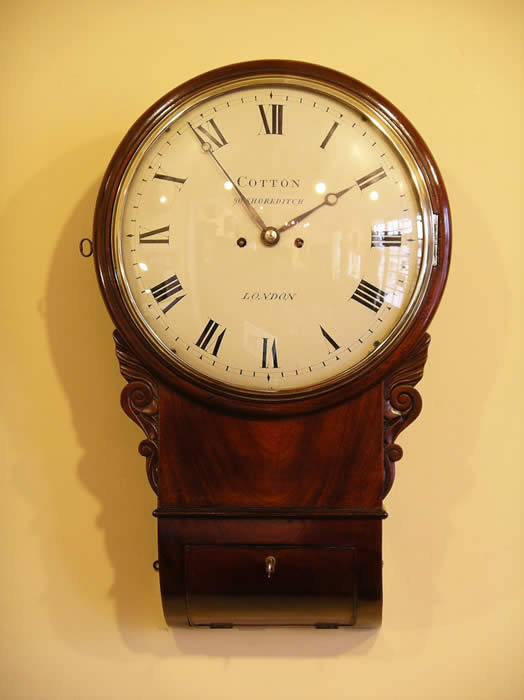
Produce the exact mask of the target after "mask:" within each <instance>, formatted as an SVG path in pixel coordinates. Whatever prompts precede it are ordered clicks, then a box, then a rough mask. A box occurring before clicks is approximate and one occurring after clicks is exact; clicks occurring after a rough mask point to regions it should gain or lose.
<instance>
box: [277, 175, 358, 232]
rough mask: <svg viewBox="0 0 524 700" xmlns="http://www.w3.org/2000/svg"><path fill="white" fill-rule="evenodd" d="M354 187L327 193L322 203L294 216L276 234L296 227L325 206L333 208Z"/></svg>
mask: <svg viewBox="0 0 524 700" xmlns="http://www.w3.org/2000/svg"><path fill="white" fill-rule="evenodd" d="M354 187H355V185H350V186H349V187H345V188H344V189H343V190H339V191H338V192H329V193H328V194H326V196H325V197H324V201H322V202H321V203H320V204H317V206H316V207H312V208H311V209H308V210H307V211H304V212H302V214H298V216H294V217H293V218H292V219H290V220H289V221H286V223H285V224H284V225H283V226H281V227H280V228H278V229H277V233H279V234H280V233H282V232H283V231H287V230H288V228H292V227H293V226H296V225H297V224H299V223H300V222H301V221H304V219H306V218H307V217H308V216H309V215H310V214H312V213H313V212H314V211H317V209H321V208H322V207H325V206H329V207H332V206H334V205H335V204H336V203H337V202H338V200H339V199H340V197H342V196H343V195H345V194H346V193H347V192H349V191H350V190H352V189H353V188H354Z"/></svg>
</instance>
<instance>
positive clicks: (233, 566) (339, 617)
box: [184, 545, 356, 626]
mask: <svg viewBox="0 0 524 700" xmlns="http://www.w3.org/2000/svg"><path fill="white" fill-rule="evenodd" d="M184 550H185V580H186V605H187V614H188V620H189V624H191V625H213V626H215V625H217V626H229V625H261V624H263V625H317V626H337V625H353V624H354V623H355V601H356V584H355V564H356V550H355V548H354V547H348V546H333V547H319V546H291V545H290V546H285V545H275V546H272V545H186V546H185V547H184Z"/></svg>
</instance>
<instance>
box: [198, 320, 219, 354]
mask: <svg viewBox="0 0 524 700" xmlns="http://www.w3.org/2000/svg"><path fill="white" fill-rule="evenodd" d="M219 327H220V324H219V323H217V322H216V321H213V319H212V318H210V319H209V321H208V322H207V323H206V325H205V328H204V330H203V331H202V334H201V335H200V338H199V339H198V340H197V342H196V345H197V347H199V348H201V349H202V350H206V351H207V352H211V354H212V355H214V356H215V357H216V356H217V355H218V351H219V350H220V346H221V344H222V340H223V339H224V334H225V332H226V330H227V328H224V330H223V331H222V332H221V333H219V334H218V336H216V339H215V345H214V347H213V350H211V351H209V350H207V346H208V345H209V343H210V342H211V341H212V340H213V337H214V336H215V334H216V332H217V331H218V329H219Z"/></svg>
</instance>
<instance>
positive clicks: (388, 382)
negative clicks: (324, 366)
mask: <svg viewBox="0 0 524 700" xmlns="http://www.w3.org/2000/svg"><path fill="white" fill-rule="evenodd" d="M430 340H431V338H430V336H429V334H428V333H424V335H422V337H421V338H420V340H419V342H418V343H417V345H415V347H414V349H413V351H412V353H411V354H410V355H409V357H408V358H407V360H406V361H405V362H404V364H402V365H400V367H398V368H397V369H396V370H395V371H394V372H392V373H391V374H390V375H389V376H388V377H386V379H385V380H384V492H383V496H384V497H385V496H386V495H387V494H388V493H389V491H390V489H391V487H392V486H393V482H394V480H395V462H398V460H399V459H401V457H402V448H401V447H400V445H397V444H396V443H395V440H396V439H397V436H398V435H399V433H401V432H402V430H404V428H406V427H407V426H408V425H409V424H410V423H412V422H413V421H414V420H415V418H416V417H417V416H418V415H419V413H420V411H421V409H422V398H421V396H420V394H419V392H418V391H417V390H416V389H415V384H417V383H418V382H419V381H420V380H421V379H422V375H423V374H424V365H425V364H426V360H427V357H428V346H429V341H430Z"/></svg>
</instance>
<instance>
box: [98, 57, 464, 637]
mask: <svg viewBox="0 0 524 700" xmlns="http://www.w3.org/2000/svg"><path fill="white" fill-rule="evenodd" d="M276 75H290V76H305V77H307V78H313V79H316V80H320V81H322V82H324V83H325V84H327V85H330V86H333V87H337V88H340V89H341V90H343V91H346V92H348V93H351V94H356V95H358V96H359V97H360V98H361V99H363V100H365V101H367V103H368V104H369V105H372V106H373V108H374V109H375V110H376V111H377V112H378V113H379V114H380V115H381V116H382V117H383V118H384V119H385V120H386V121H387V122H388V123H390V124H392V125H393V126H394V128H395V129H396V130H397V132H398V133H399V134H401V136H402V138H403V140H404V141H405V143H406V144H407V145H408V147H409V149H410V151H411V152H412V154H413V157H414V158H415V161H416V163H417V165H418V167H419V169H420V171H421V173H422V175H423V177H424V179H425V181H426V184H427V187H428V190H429V193H430V198H431V204H432V207H433V212H434V213H435V214H436V215H437V216H438V219H437V226H438V260H437V261H436V264H435V265H434V266H433V268H432V273H431V278H430V281H429V285H428V287H427V290H426V292H425V294H424V298H423V299H422V301H421V304H420V306H419V308H418V311H417V313H416V314H415V315H414V316H413V318H412V319H411V321H410V323H409V324H408V325H407V326H406V327H405V328H404V329H403V331H402V333H401V334H400V335H399V336H398V338H397V339H396V341H395V343H394V344H393V345H392V346H391V347H390V349H389V352H388V353H387V355H385V356H377V357H376V358H374V359H372V360H371V362H370V364H368V365H366V367H365V369H364V370H363V371H362V372H361V373H360V374H358V375H355V376H351V378H350V381H349V380H348V381H346V380H343V379H342V380H341V381H340V383H338V384H336V385H334V386H331V387H330V388H329V389H328V390H324V389H322V390H320V391H319V390H311V391H308V392H305V393H297V394H295V395H289V396H285V397H277V398H272V399H262V398H260V397H258V398H257V397H254V396H253V395H248V394H247V393H243V392H242V391H240V390H234V391H233V390H231V391H229V390H228V389H224V388H220V387H219V386H217V385H215V384H211V383H210V382H208V381H207V380H205V379H202V378H198V377H195V376H192V375H190V374H187V373H185V372H184V370H183V369H181V368H180V367H175V366H173V365H170V364H169V363H168V362H167V361H166V358H165V357H164V356H163V355H161V353H159V352H158V351H157V350H156V349H155V347H154V346H153V345H152V344H151V343H150V341H149V340H148V338H147V337H146V335H145V334H144V333H143V331H142V330H141V329H140V327H139V326H138V324H137V323H136V322H135V319H134V317H133V316H132V314H131V313H130V312H129V310H128V309H127V306H126V303H125V301H124V297H123V294H122V292H121V290H120V288H119V282H118V278H117V275H116V272H115V268H114V262H113V261H114V255H113V248H112V246H113V241H112V236H111V228H112V221H113V215H114V208H115V204H116V200H117V195H118V190H119V187H120V184H121V182H122V178H123V176H124V173H125V171H126V168H127V166H128V165H129V163H130V162H131V159H132V157H133V155H134V153H135V151H136V149H137V147H138V146H139V145H140V144H141V143H142V141H143V139H144V138H145V136H146V135H147V134H148V133H149V132H150V131H151V129H154V128H155V127H156V126H157V125H158V124H159V123H160V122H161V120H162V119H163V117H164V116H165V115H166V114H167V113H168V112H169V111H170V110H172V109H173V108H174V107H180V106H182V105H183V104H184V103H185V102H186V101H187V100H189V99H193V98H195V97H198V95H199V94H200V93H202V91H203V90H206V89H207V88H209V87H211V86H218V85H221V84H223V83H224V82H227V81H230V80H234V79H240V78H247V77H253V76H259V77H263V76H267V77H268V78H269V77H271V76H276ZM450 236H451V222H450V215H449V206H448V199H447V195H446V191H445V188H444V185H443V182H442V179H441V176H440V173H439V170H438V167H437V165H436V163H435V161H434V159H433V157H432V156H431V153H430V152H429V149H428V148H427V146H426V144H425V143H424V141H423V140H422V138H421V137H420V135H419V134H418V132H417V131H416V130H415V129H414V127H413V126H412V125H411V123H410V122H409V121H408V120H407V119H406V117H404V115H402V114H401V113H400V112H399V111H398V110H397V109H396V108H395V107H394V106H393V105H392V104H391V103H389V102H388V101H387V100H385V99H384V98H383V97H381V96H380V95H378V93H376V92H375V91H373V90H371V89H370V88H368V87H367V86H365V85H363V84H362V83H360V82H359V81H357V80H354V79H352V78H349V77H347V76H345V75H343V74H341V73H338V72H337V71H333V70H329V69H327V68H322V67H319V66H314V65H312V64H306V63H300V62H294V61H253V62H248V63H241V64H236V65H233V66H226V67H224V68H220V69H217V70H214V71H210V72H209V73H205V74H204V75H201V76H199V77H197V78H195V79H193V80H190V81H188V82H186V83H184V84H183V85H181V86H180V87H178V88H176V89H175V90H173V91H172V92H170V93H168V95H166V96H165V97H163V98H162V99H161V100H159V101H158V102H157V103H156V104H155V105H153V106H152V107H151V108H150V109H149V110H148V111H147V112H146V113H145V114H144V115H143V116H142V117H141V118H140V119H139V120H138V121H137V122H136V123H135V125H134V126H133V127H132V128H131V129H130V131H129V132H128V134H127V136H126V137H125V139H124V140H123V141H122V144H121V145H120V146H119V148H118V150H117V151H116V153H115V155H114V157H113V159H112V161H111V163H110V165H109V167H108V170H107V172H106V174H105V177H104V180H103V183H102V187H101V189H100V193H99V197H98V201H97V207H96V212H95V221H94V243H95V260H96V266H97V272H98V278H99V282H100V286H101V289H102V292H103V296H104V299H105V301H106V304H107V306H108V309H109V311H110V313H111V315H112V317H113V319H114V322H115V325H116V327H117V331H116V332H115V343H116V349H117V356H118V360H119V362H120V368H121V372H122V375H123V376H124V377H125V379H126V381H127V382H128V383H127V385H126V387H125V388H124V390H123V392H122V407H123V409H124V411H125V412H126V414H127V415H128V416H129V417H131V418H132V420H134V421H135V422H136V423H137V424H138V425H139V426H140V427H141V428H142V430H143V431H144V433H145V439H144V440H142V442H141V443H140V446H139V450H140V453H141V454H143V455H144V456H145V457H146V467H147V474H148V478H149V481H150V483H151V486H152V487H153V489H154V490H155V492H156V493H157V494H158V507H157V509H156V511H155V515H156V516H157V518H158V544H159V572H160V585H161V590H162V600H163V605H164V611H165V615H166V619H167V621H168V622H169V624H172V625H191V626H193V625H195V626H198V625H208V626H211V627H227V626H231V625H238V624H239V625H242V624H279V625H280V624H285V625H291V624H293V625H296V624H298V625H304V624H308V625H315V626H317V627H337V626H341V625H344V626H346V625H348V626H362V627H372V626H377V625H378V624H380V620H381V611H382V520H383V518H384V517H386V513H385V511H384V509H383V498H384V496H385V495H386V494H387V492H388V491H389V489H390V488H391V485H392V483H393V479H394V473H395V463H396V462H397V461H398V460H399V459H400V458H401V456H402V449H401V448H400V446H399V445H398V444H397V443H396V440H397V438H398V435H399V434H400V432H401V431H402V430H403V429H405V428H406V427H407V426H408V425H409V424H410V423H411V422H412V421H413V420H414V419H415V418H416V417H417V415H418V414H419V413H420V410H421V406H422V400H421V398H420V395H419V393H418V392H417V390H416V389H415V385H416V384H417V383H418V381H419V380H420V378H421V377H422V373H423V369H424V363H425V361H426V357H427V349H428V343H429V336H428V335H427V334H426V333H425V330H426V328H427V326H428V324H429V322H430V320H431V318H432V316H433V314H434V312H435V310H436V308H437V305H438V303H439V300H440V297H441V295H442V292H443V289H444V285H445V281H446V277H447V272H448V266H449V258H450V249H451V246H450ZM268 556H272V557H274V558H275V560H276V568H275V571H274V573H272V575H271V577H270V578H268V577H267V572H266V571H265V569H264V563H265V561H266V558H267V557H268Z"/></svg>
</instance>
